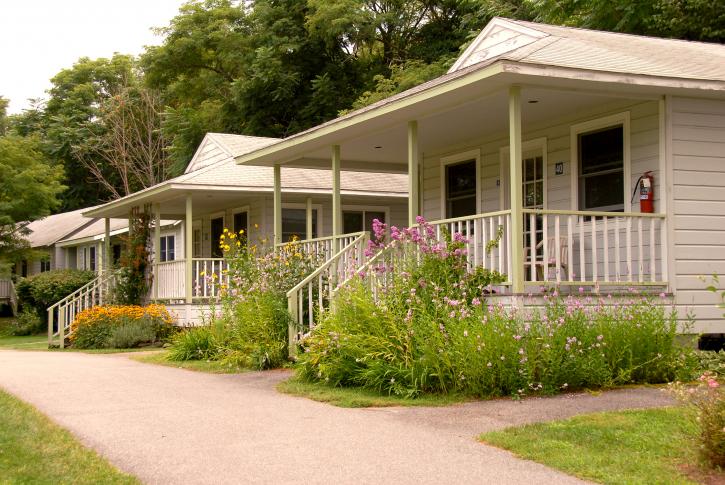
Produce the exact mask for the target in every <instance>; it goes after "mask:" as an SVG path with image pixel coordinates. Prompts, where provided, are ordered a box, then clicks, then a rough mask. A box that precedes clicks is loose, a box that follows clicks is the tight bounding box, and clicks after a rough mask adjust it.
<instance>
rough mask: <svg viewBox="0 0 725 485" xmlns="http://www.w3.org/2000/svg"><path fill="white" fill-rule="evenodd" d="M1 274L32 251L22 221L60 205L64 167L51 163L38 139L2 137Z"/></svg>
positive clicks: (43, 214)
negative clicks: (59, 197)
mask: <svg viewBox="0 0 725 485" xmlns="http://www.w3.org/2000/svg"><path fill="white" fill-rule="evenodd" d="M0 173H2V177H0V273H6V272H7V270H8V269H9V267H10V265H11V264H12V263H14V262H17V261H20V260H22V259H28V256H29V255H30V254H31V251H30V248H29V245H28V242H27V240H26V239H25V236H26V235H27V230H26V229H25V228H24V225H23V223H24V222H26V221H32V220H35V219H39V218H42V217H45V216H47V215H48V214H50V213H51V211H52V210H53V209H55V208H56V207H57V206H58V205H59V199H58V196H59V195H60V193H61V192H62V191H63V190H64V189H65V187H64V186H63V185H62V184H61V180H62V179H63V170H62V167H60V166H58V165H54V164H52V163H50V162H49V161H48V160H47V159H46V158H45V156H44V155H43V152H42V150H41V149H40V147H39V142H38V140H37V139H36V138H24V137H20V136H16V135H9V136H2V137H0Z"/></svg>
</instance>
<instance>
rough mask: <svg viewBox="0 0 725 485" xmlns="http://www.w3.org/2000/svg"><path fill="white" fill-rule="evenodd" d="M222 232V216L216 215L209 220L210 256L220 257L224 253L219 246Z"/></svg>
mask: <svg viewBox="0 0 725 485" xmlns="http://www.w3.org/2000/svg"><path fill="white" fill-rule="evenodd" d="M222 234H224V218H223V217H217V218H214V219H212V220H211V257H212V258H221V257H222V256H223V255H224V253H223V251H222V248H220V247H219V240H220V239H221V237H222Z"/></svg>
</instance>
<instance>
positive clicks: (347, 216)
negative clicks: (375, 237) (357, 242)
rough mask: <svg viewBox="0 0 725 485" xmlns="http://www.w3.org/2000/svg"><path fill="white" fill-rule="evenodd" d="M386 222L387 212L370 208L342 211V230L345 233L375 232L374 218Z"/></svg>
mask: <svg viewBox="0 0 725 485" xmlns="http://www.w3.org/2000/svg"><path fill="white" fill-rule="evenodd" d="M374 219H377V220H379V221H380V222H382V223H385V212H381V211H368V210H346V211H343V212H342V230H343V232H344V233H345V234H349V233H351V232H360V231H369V232H370V233H371V234H372V232H373V220H374Z"/></svg>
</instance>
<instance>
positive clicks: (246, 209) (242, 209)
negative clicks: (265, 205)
mask: <svg viewBox="0 0 725 485" xmlns="http://www.w3.org/2000/svg"><path fill="white" fill-rule="evenodd" d="M242 212H246V213H247V229H246V232H245V234H244V236H245V237H246V238H249V231H250V228H251V227H252V221H251V219H250V216H251V214H250V210H249V206H248V205H245V206H242V207H237V208H235V209H232V217H231V225H232V226H234V218H235V217H236V215H237V214H241V213H242ZM231 229H233V230H234V231H235V232H236V230H237V229H236V227H232V228H231ZM231 229H230V230H231Z"/></svg>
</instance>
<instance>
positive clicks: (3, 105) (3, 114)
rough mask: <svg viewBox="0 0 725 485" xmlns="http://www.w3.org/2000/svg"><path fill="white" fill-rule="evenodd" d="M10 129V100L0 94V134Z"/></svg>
mask: <svg viewBox="0 0 725 485" xmlns="http://www.w3.org/2000/svg"><path fill="white" fill-rule="evenodd" d="M7 129H8V100H7V99H5V98H3V97H2V96H0V136H3V135H4V134H5V132H6V131H7Z"/></svg>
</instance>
